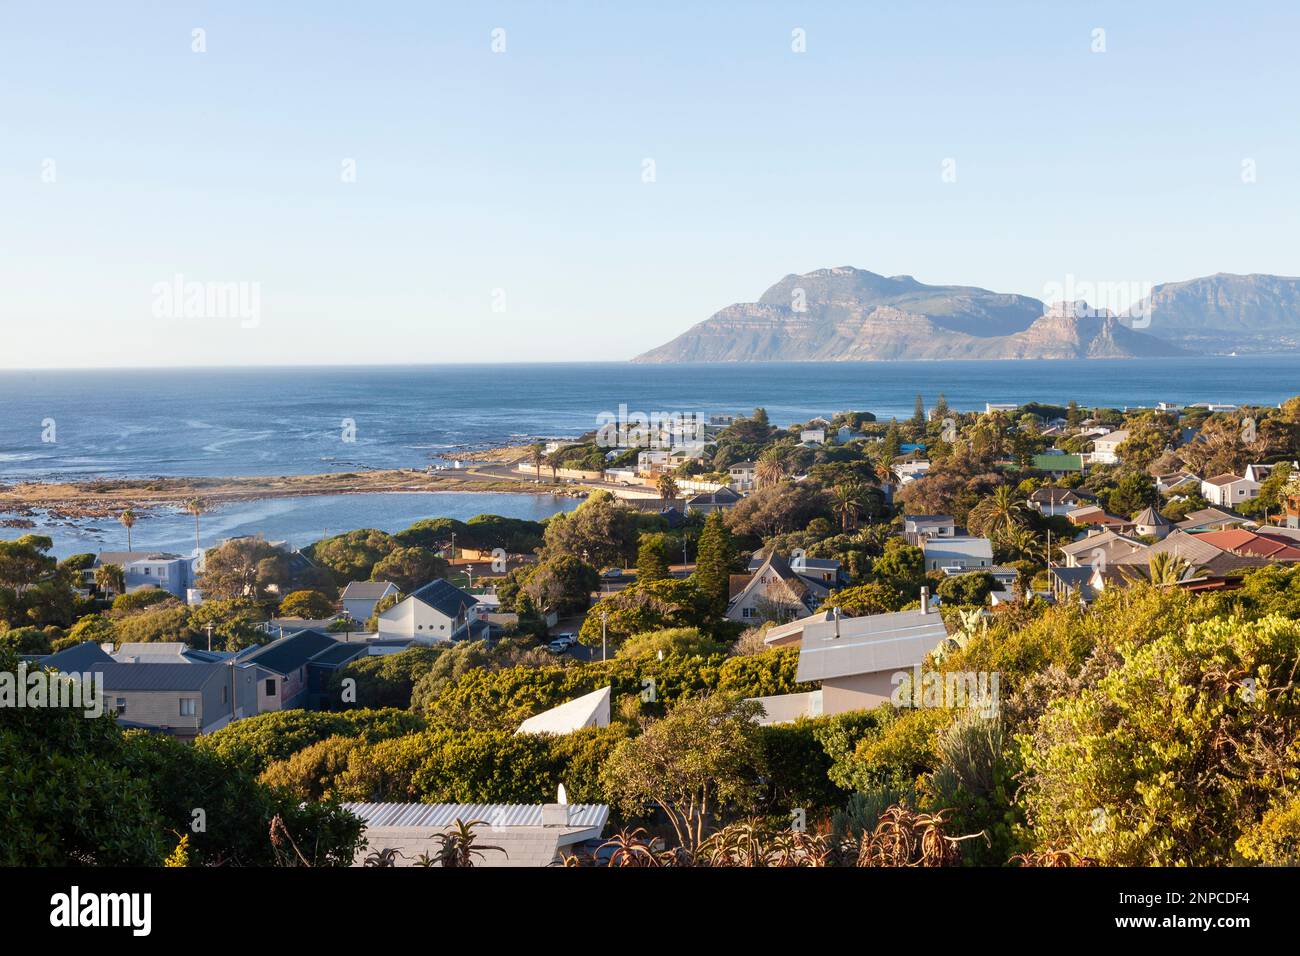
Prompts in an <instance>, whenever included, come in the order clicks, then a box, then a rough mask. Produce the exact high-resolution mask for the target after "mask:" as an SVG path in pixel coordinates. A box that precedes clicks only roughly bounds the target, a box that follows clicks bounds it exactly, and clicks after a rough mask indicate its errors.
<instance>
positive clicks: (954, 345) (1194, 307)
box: [632, 266, 1300, 363]
mask: <svg viewBox="0 0 1300 956" xmlns="http://www.w3.org/2000/svg"><path fill="white" fill-rule="evenodd" d="M1206 283H1209V285H1206ZM1225 290H1226V291H1225ZM1139 306H1140V307H1139V308H1136V309H1134V310H1133V314H1132V315H1124V314H1121V315H1114V314H1111V313H1109V312H1106V311H1105V310H1094V309H1092V308H1090V307H1089V306H1088V305H1087V303H1057V304H1054V305H1053V306H1052V307H1051V308H1049V307H1047V306H1045V305H1044V303H1043V302H1042V301H1040V300H1038V299H1035V298H1032V297H1030V296H1025V295H1020V294H1017V293H999V292H993V291H990V290H988V289H983V288H980V287H978V286H955V285H946V286H944V285H928V284H926V283H922V282H919V281H918V280H917V279H915V278H914V277H913V276H910V275H896V276H884V275H880V274H878V273H874V272H869V271H867V270H864V269H857V268H854V267H852V266H837V267H834V268H827V269H817V270H814V271H812V272H808V273H804V274H802V275H801V274H797V273H791V274H789V275H786V276H784V277H783V278H781V279H780V280H778V281H777V282H776V283H774V284H773V285H772V286H770V287H769V288H768V289H767V290H765V291H764V292H763V294H762V295H761V296H760V297H759V298H758V299H757V300H756V301H754V302H741V303H734V304H732V305H729V306H726V307H724V308H722V309H719V310H718V311H717V312H715V313H714V314H713V315H712V316H710V317H709V318H707V319H705V320H704V321H702V322H699V323H697V324H696V325H694V326H692V327H691V328H690V329H687V330H686V331H685V332H683V333H682V334H681V335H678V336H677V337H676V338H674V339H672V340H670V341H669V342H666V343H665V344H663V345H660V346H658V347H656V348H653V349H650V350H648V351H646V352H643V353H642V354H640V355H638V356H636V357H635V358H633V359H632V361H633V362H638V363H667V362H764V361H897V360H927V359H933V360H945V359H1021V358H1039V359H1042V358H1061V359H1065V358H1158V357H1172V356H1178V355H1188V354H1196V353H1197V352H1201V351H1205V350H1207V349H1209V350H1214V349H1215V348H1219V349H1221V350H1223V351H1227V350H1228V349H1229V348H1237V347H1243V348H1247V349H1255V350H1260V349H1266V348H1267V347H1268V346H1272V349H1271V350H1273V351H1279V350H1282V351H1284V350H1287V349H1289V348H1300V279H1290V278H1287V277H1282V276H1266V275H1258V274H1257V275H1253V276H1234V275H1231V274H1227V273H1219V274H1217V275H1215V276H1207V277H1204V278H1201V279H1191V280H1186V281H1185V282H1179V283H1166V284H1163V285H1159V286H1155V287H1153V289H1152V292H1151V295H1150V296H1148V297H1147V299H1144V300H1143V301H1142V302H1141V303H1140V304H1139ZM1135 317H1136V318H1135ZM1225 329H1231V330H1233V333H1234V334H1232V335H1229V336H1226V337H1225V334H1224V332H1225ZM1235 343H1240V344H1239V345H1238V344H1235Z"/></svg>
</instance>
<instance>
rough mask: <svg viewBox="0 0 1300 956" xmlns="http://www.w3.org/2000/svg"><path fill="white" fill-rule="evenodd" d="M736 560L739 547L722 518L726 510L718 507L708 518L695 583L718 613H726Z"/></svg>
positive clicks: (701, 539)
mask: <svg viewBox="0 0 1300 956" xmlns="http://www.w3.org/2000/svg"><path fill="white" fill-rule="evenodd" d="M735 560H736V547H735V545H734V544H733V543H732V541H731V532H729V531H728V530H727V526H726V524H724V523H723V520H722V512H721V511H715V512H713V513H712V514H711V515H709V516H708V518H706V519H705V520H704V528H703V529H702V530H701V531H700V543H699V547H698V552H697V557H696V559H695V583H696V584H698V585H699V586H700V590H702V591H703V592H704V593H705V594H707V595H708V596H709V600H710V601H711V602H712V604H713V608H714V610H715V611H716V612H717V613H718V614H725V613H726V610H727V599H728V597H729V591H730V586H731V566H732V565H733V564H734V563H735Z"/></svg>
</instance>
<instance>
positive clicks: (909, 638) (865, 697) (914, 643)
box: [751, 589, 949, 724]
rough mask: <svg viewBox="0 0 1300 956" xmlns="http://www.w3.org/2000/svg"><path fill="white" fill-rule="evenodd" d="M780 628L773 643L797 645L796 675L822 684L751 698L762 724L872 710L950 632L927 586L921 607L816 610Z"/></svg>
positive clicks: (773, 632)
mask: <svg viewBox="0 0 1300 956" xmlns="http://www.w3.org/2000/svg"><path fill="white" fill-rule="evenodd" d="M776 630H777V629H775V628H774V629H773V630H772V631H770V632H769V637H770V635H771V634H775V633H776ZM781 630H782V632H783V636H782V639H781V640H780V641H773V642H772V644H773V645H774V646H781V645H797V646H798V647H799V667H798V671H797V672H796V674H795V679H796V680H798V681H800V682H807V683H813V682H817V683H820V685H821V689H820V690H816V691H812V692H811V693H803V694H781V695H777V696H772V697H757V698H751V699H753V700H756V701H757V702H758V703H759V704H760V705H762V707H763V711H764V716H763V717H760V718H759V723H763V724H776V723H785V722H787V721H793V720H797V719H798V718H800V717H816V716H822V715H827V716H829V715H833V714H842V713H845V712H847V711H854V710H870V709H871V708H873V707H877V706H879V705H880V704H882V703H885V702H887V701H892V700H893V698H894V695H895V690H896V688H898V687H899V685H900V684H901V683H903V682H905V681H907V680H908V679H909V678H913V677H914V675H915V672H916V669H917V668H919V667H920V666H921V665H922V664H923V663H924V661H925V658H926V655H927V654H929V653H930V652H931V651H933V650H934V649H935V648H936V647H938V646H939V645H940V644H942V643H943V642H944V641H946V640H947V639H948V637H949V635H948V629H947V628H946V627H945V626H944V623H943V617H942V615H940V614H939V613H938V611H937V610H935V609H934V608H932V607H931V605H930V602H929V596H928V593H927V592H926V591H925V590H924V589H922V591H921V607H920V608H919V609H917V610H912V611H899V612H896V613H892V614H872V615H868V616H866V617H853V618H840V617H839V616H838V615H836V614H818V615H815V616H813V617H810V618H807V619H805V620H803V621H799V622H797V623H795V624H791V625H787V626H786V627H785V628H782V629H781Z"/></svg>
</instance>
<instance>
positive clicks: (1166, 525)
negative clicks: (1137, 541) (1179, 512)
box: [1133, 505, 1174, 539]
mask: <svg viewBox="0 0 1300 956" xmlns="http://www.w3.org/2000/svg"><path fill="white" fill-rule="evenodd" d="M1173 530H1174V523H1173V522H1172V521H1170V520H1169V519H1168V518H1166V517H1165V516H1164V515H1162V514H1161V513H1160V512H1159V511H1156V509H1155V508H1152V507H1151V506H1150V505H1148V506H1147V507H1146V508H1143V509H1142V511H1141V512H1140V513H1139V514H1138V515H1137V516H1136V517H1135V518H1134V519H1133V533H1134V534H1136V535H1137V536H1138V537H1139V538H1157V539H1159V538H1166V537H1168V536H1169V532H1171V531H1173Z"/></svg>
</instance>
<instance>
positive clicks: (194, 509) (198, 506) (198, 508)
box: [185, 498, 208, 553]
mask: <svg viewBox="0 0 1300 956" xmlns="http://www.w3.org/2000/svg"><path fill="white" fill-rule="evenodd" d="M185 510H186V511H188V512H189V513H190V514H192V515H194V550H195V552H196V553H197V552H198V550H199V515H201V514H203V512H205V511H207V510H208V509H207V506H206V505H205V504H204V503H203V500H202V499H201V498H191V499H190V500H189V501H187V502H185Z"/></svg>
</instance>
